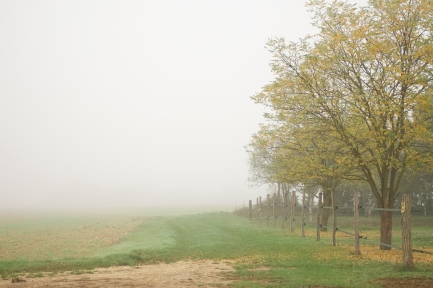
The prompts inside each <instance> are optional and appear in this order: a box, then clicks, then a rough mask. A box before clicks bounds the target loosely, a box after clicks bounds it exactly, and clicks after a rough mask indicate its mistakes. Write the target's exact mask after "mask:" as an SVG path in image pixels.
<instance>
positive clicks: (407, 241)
mask: <svg viewBox="0 0 433 288" xmlns="http://www.w3.org/2000/svg"><path fill="white" fill-rule="evenodd" d="M410 213H411V199H410V194H403V195H402V202H401V225H402V229H401V238H402V249H403V263H404V266H405V267H407V268H412V267H413V255H412V239H411V238H412V237H411V231H410V220H411V219H410Z"/></svg>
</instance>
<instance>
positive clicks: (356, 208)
mask: <svg viewBox="0 0 433 288" xmlns="http://www.w3.org/2000/svg"><path fill="white" fill-rule="evenodd" d="M353 213H354V219H355V255H361V250H360V249H359V226H358V224H359V223H358V219H359V195H358V191H355V193H354V195H353Z"/></svg>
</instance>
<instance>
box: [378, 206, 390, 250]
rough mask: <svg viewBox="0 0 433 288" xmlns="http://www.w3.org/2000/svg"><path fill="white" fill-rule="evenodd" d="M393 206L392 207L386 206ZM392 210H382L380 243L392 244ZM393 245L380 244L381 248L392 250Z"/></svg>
mask: <svg viewBox="0 0 433 288" xmlns="http://www.w3.org/2000/svg"><path fill="white" fill-rule="evenodd" d="M386 208H392V207H386ZM391 236H392V211H380V243H384V244H388V245H391ZM390 249H391V247H387V246H384V245H380V250H390Z"/></svg>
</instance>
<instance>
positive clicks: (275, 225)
mask: <svg viewBox="0 0 433 288" xmlns="http://www.w3.org/2000/svg"><path fill="white" fill-rule="evenodd" d="M272 199H273V200H272V215H273V216H274V228H275V227H277V216H275V192H274V196H273V197H272Z"/></svg>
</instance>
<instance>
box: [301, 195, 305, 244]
mask: <svg viewBox="0 0 433 288" xmlns="http://www.w3.org/2000/svg"><path fill="white" fill-rule="evenodd" d="M304 218H305V191H303V193H302V219H301V235H302V238H305V231H304V225H305V222H304Z"/></svg>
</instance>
